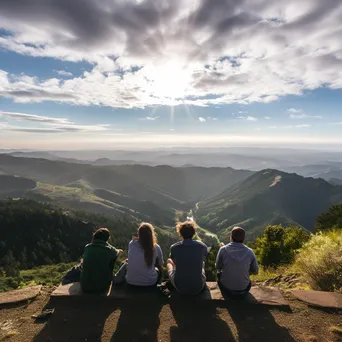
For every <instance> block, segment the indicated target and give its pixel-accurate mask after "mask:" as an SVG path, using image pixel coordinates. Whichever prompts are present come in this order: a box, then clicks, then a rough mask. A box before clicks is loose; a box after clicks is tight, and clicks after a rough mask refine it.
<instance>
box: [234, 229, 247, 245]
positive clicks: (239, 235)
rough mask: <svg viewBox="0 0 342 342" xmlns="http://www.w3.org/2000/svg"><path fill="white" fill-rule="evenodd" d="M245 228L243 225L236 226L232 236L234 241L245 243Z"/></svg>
mask: <svg viewBox="0 0 342 342" xmlns="http://www.w3.org/2000/svg"><path fill="white" fill-rule="evenodd" d="M245 235H246V233H245V230H244V229H243V228H241V227H234V228H233V230H232V232H231V237H232V241H233V242H240V243H243V241H244V240H245Z"/></svg>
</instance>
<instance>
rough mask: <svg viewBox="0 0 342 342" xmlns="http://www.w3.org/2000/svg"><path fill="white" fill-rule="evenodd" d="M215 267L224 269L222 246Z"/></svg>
mask: <svg viewBox="0 0 342 342" xmlns="http://www.w3.org/2000/svg"><path fill="white" fill-rule="evenodd" d="M215 267H216V269H218V270H222V268H223V252H222V248H220V250H219V251H218V253H217V257H216V264H215Z"/></svg>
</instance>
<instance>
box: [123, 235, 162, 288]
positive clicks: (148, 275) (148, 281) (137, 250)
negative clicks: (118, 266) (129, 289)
mask: <svg viewBox="0 0 342 342" xmlns="http://www.w3.org/2000/svg"><path fill="white" fill-rule="evenodd" d="M163 263H164V260H163V253H162V250H161V248H160V246H159V245H158V244H156V246H155V249H154V254H153V262H152V265H151V266H148V265H147V263H146V261H145V257H144V250H143V248H142V247H141V245H140V243H139V240H132V241H131V242H130V243H129V245H128V267H127V274H126V282H127V283H128V284H130V285H135V286H152V285H155V284H156V283H157V280H158V271H157V270H156V267H160V268H162V267H163Z"/></svg>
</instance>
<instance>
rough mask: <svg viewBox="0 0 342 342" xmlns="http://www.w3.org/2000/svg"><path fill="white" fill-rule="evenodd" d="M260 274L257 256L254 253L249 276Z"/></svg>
mask: <svg viewBox="0 0 342 342" xmlns="http://www.w3.org/2000/svg"><path fill="white" fill-rule="evenodd" d="M252 253H253V252H252ZM258 273H259V265H258V261H257V259H256V257H255V254H254V253H253V259H252V262H251V266H250V268H249V274H258Z"/></svg>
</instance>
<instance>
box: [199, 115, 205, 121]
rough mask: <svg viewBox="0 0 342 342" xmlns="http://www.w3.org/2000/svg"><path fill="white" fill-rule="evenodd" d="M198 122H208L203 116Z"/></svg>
mask: <svg viewBox="0 0 342 342" xmlns="http://www.w3.org/2000/svg"><path fill="white" fill-rule="evenodd" d="M198 121H199V122H206V121H207V120H206V119H205V118H203V117H202V116H200V117H199V118H198Z"/></svg>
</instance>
